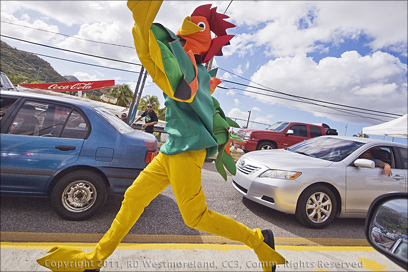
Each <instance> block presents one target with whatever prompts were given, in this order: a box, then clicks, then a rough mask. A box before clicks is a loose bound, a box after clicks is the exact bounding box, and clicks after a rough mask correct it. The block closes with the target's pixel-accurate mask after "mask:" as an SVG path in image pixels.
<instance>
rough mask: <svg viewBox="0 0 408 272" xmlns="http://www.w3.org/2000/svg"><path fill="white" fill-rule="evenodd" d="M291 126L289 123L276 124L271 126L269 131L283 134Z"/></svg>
mask: <svg viewBox="0 0 408 272" xmlns="http://www.w3.org/2000/svg"><path fill="white" fill-rule="evenodd" d="M288 126H289V123H288V122H276V123H275V124H273V125H271V126H270V127H269V128H268V130H272V131H275V132H283V131H284V130H285V129H286V128H287V127H288Z"/></svg>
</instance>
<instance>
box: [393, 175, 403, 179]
mask: <svg viewBox="0 0 408 272" xmlns="http://www.w3.org/2000/svg"><path fill="white" fill-rule="evenodd" d="M403 178H404V177H403V176H400V175H395V176H394V179H396V180H401V179H403Z"/></svg>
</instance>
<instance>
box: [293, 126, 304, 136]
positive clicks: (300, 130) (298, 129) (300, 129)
mask: <svg viewBox="0 0 408 272" xmlns="http://www.w3.org/2000/svg"><path fill="white" fill-rule="evenodd" d="M289 129H291V130H293V135H294V136H299V137H307V129H306V125H293V126H291V127H290V128H289Z"/></svg>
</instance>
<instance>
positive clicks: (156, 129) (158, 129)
mask: <svg viewBox="0 0 408 272" xmlns="http://www.w3.org/2000/svg"><path fill="white" fill-rule="evenodd" d="M142 125H143V124H133V125H131V127H132V128H134V129H137V130H142ZM153 131H154V132H158V133H159V142H161V141H162V139H161V138H162V134H167V133H166V132H165V131H164V127H161V126H153Z"/></svg>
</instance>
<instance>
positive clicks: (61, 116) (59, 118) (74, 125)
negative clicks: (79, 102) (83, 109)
mask: <svg viewBox="0 0 408 272" xmlns="http://www.w3.org/2000/svg"><path fill="white" fill-rule="evenodd" d="M88 130H89V126H88V124H87V123H86V121H85V118H84V117H83V115H82V114H81V113H80V112H79V111H77V110H73V109H72V108H71V107H69V106H63V105H58V104H53V103H47V102H36V101H26V102H25V103H24V105H23V106H22V107H21V108H20V109H19V111H18V112H17V114H16V116H15V118H14V120H13V122H12V124H11V126H10V127H9V129H8V131H7V133H9V134H18V135H31V136H41V137H63V138H74V139H83V138H85V137H86V135H87V134H88Z"/></svg>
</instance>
